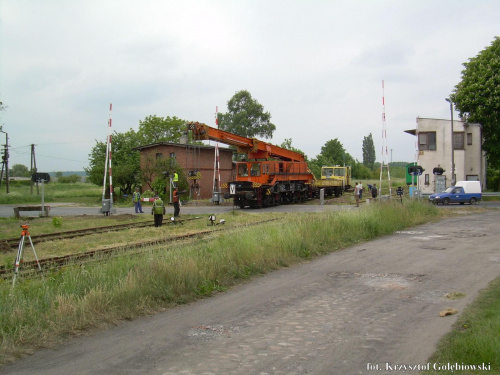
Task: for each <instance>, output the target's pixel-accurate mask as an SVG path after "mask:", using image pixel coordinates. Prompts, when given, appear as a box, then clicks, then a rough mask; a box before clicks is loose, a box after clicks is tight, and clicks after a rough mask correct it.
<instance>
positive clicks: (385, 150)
mask: <svg viewBox="0 0 500 375" xmlns="http://www.w3.org/2000/svg"><path fill="white" fill-rule="evenodd" d="M384 86H385V85H384V80H382V155H381V159H380V185H379V189H380V195H379V197H381V196H382V176H383V174H384V168H386V169H387V179H388V182H389V198H391V197H392V188H391V172H390V169H389V160H388V159H389V152H388V147H387V126H386V123H385V87H384Z"/></svg>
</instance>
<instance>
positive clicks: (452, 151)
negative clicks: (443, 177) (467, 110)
mask: <svg viewBox="0 0 500 375" xmlns="http://www.w3.org/2000/svg"><path fill="white" fill-rule="evenodd" d="M445 100H446V101H447V102H448V103H450V113H451V141H450V144H451V185H450V186H455V145H454V142H453V101H452V100H451V98H445Z"/></svg>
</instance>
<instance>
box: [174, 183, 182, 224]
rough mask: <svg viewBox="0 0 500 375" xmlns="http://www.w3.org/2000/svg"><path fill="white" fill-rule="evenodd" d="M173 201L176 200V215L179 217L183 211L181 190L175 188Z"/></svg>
mask: <svg viewBox="0 0 500 375" xmlns="http://www.w3.org/2000/svg"><path fill="white" fill-rule="evenodd" d="M173 201H174V217H179V214H180V213H181V206H180V204H179V190H177V188H175V189H174V194H173Z"/></svg>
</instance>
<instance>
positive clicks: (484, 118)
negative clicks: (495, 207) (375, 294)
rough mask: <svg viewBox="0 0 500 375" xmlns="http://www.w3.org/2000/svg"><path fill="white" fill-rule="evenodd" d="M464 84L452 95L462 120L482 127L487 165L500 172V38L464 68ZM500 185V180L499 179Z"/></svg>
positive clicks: (471, 59) (461, 82)
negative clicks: (499, 169)
mask: <svg viewBox="0 0 500 375" xmlns="http://www.w3.org/2000/svg"><path fill="white" fill-rule="evenodd" d="M463 65H464V67H465V69H464V70H462V80H461V81H460V82H459V83H458V84H457V85H456V86H455V89H454V91H453V93H452V94H451V95H450V97H451V100H452V101H453V103H455V107H456V109H457V110H458V111H459V113H460V116H461V117H462V118H463V119H464V120H465V121H466V122H471V123H479V124H481V125H482V127H483V136H484V143H483V149H484V151H485V152H486V156H487V158H488V164H489V166H490V167H493V168H497V169H498V168H500V37H495V40H494V41H493V42H492V43H491V45H490V46H489V47H486V48H485V49H484V50H482V51H481V52H479V54H478V55H477V56H476V57H473V58H470V59H469V62H466V63H464V64H463ZM499 182H500V179H499ZM499 189H500V186H499Z"/></svg>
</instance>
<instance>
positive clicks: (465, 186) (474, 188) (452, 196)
mask: <svg viewBox="0 0 500 375" xmlns="http://www.w3.org/2000/svg"><path fill="white" fill-rule="evenodd" d="M481 198H482V193H481V183H480V182H479V181H458V182H457V183H456V184H455V186H450V187H449V188H448V189H446V190H445V191H443V192H441V193H436V194H432V195H431V196H429V202H431V203H434V204H438V203H442V204H450V203H460V204H465V203H470V204H476V203H477V202H479V201H480V200H481Z"/></svg>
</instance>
